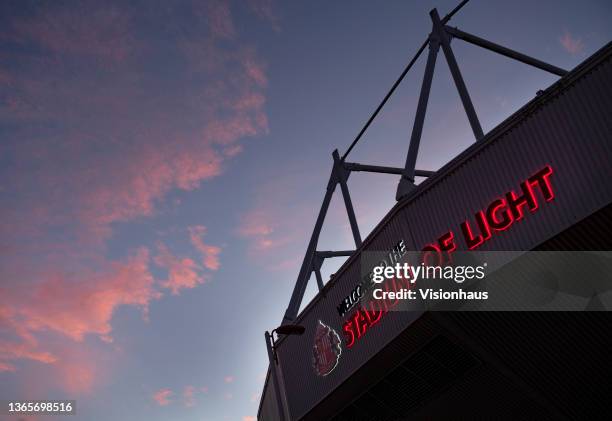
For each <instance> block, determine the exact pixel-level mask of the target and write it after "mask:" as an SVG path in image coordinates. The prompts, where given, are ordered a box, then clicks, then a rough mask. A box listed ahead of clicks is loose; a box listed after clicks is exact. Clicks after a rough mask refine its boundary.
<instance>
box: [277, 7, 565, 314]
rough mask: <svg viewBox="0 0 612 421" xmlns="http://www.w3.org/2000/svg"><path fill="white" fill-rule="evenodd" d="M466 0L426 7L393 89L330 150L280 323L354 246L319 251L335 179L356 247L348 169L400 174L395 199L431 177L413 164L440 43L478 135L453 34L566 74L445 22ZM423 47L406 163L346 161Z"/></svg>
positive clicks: (480, 134)
mask: <svg viewBox="0 0 612 421" xmlns="http://www.w3.org/2000/svg"><path fill="white" fill-rule="evenodd" d="M468 1H469V0H464V1H462V2H461V3H460V4H459V5H458V6H457V7H455V9H453V10H452V11H451V12H450V13H449V14H448V15H446V16H445V17H444V18H443V19H440V17H439V15H438V11H437V10H436V9H433V10H431V11H430V12H429V16H430V18H431V22H432V31H431V33H430V34H429V36H428V37H427V39H426V40H425V41H424V42H423V44H422V45H421V47H420V48H419V50H418V51H417V53H416V55H415V56H414V57H413V58H412V60H411V61H410V62H409V63H408V65H407V66H406V68H405V69H404V71H403V72H402V74H401V75H400V77H399V78H398V80H397V81H396V82H395V83H394V85H393V86H392V87H391V90H390V91H389V92H388V93H387V95H386V96H385V97H384V98H383V100H382V102H381V103H380V105H379V106H378V107H377V109H376V110H375V111H374V113H373V114H372V116H371V117H370V118H369V119H368V121H367V122H366V124H365V125H364V127H363V128H362V129H361V131H360V132H359V134H358V135H357V137H356V138H355V140H354V141H353V142H352V143H351V145H350V146H349V148H348V149H347V151H346V152H345V153H344V155H343V156H342V157H340V154H339V153H338V150H337V149H336V150H334V152H333V153H332V158H333V165H332V170H331V174H330V176H329V181H328V182H327V189H326V192H325V197H324V198H323V203H322V204H321V209H320V210H319V215H318V216H317V220H316V223H315V226H314V229H313V232H312V235H311V237H310V241H309V243H308V247H307V249H306V255H305V256H304V260H303V261H302V266H301V268H300V272H299V274H298V277H297V281H296V283H295V287H294V289H293V293H292V295H291V300H290V301H289V306H288V307H287V310H286V312H285V315H284V317H283V321H282V323H283V324H287V323H291V322H293V321H294V320H295V319H296V317H297V315H298V313H299V309H300V305H301V303H302V299H303V297H304V292H305V291H306V286H307V285H308V280H309V279H310V277H311V275H312V273H313V272H314V273H315V276H316V279H317V285H318V287H319V291H321V290H323V287H324V284H323V278H322V276H321V266H322V265H323V262H324V260H325V259H326V258H330V257H338V256H350V255H352V254H353V253H354V252H355V250H343V251H317V244H318V240H319V234H320V233H321V229H322V228H323V222H324V220H325V216H326V215H327V210H328V208H329V204H330V202H331V199H332V196H333V194H334V191H335V189H336V186H337V185H338V184H339V185H340V189H341V191H342V197H343V199H344V205H345V207H346V212H347V216H348V219H349V223H350V226H351V232H352V234H353V239H354V241H355V248H356V249H358V248H359V247H361V234H360V232H359V227H358V226H357V219H356V217H355V210H354V209H353V204H352V201H351V196H350V193H349V189H348V185H347V181H348V178H349V176H350V175H351V172H353V171H365V172H373V173H381V174H395V175H400V176H401V178H400V181H399V184H398V187H397V193H396V200H398V201H399V200H401V199H402V198H404V197H406V196H407V195H408V193H410V191H412V189H414V188H415V187H416V185H415V183H414V180H415V177H429V176H432V175H433V174H435V171H426V170H417V169H415V166H416V160H417V156H418V151H419V145H420V142H421V134H422V131H423V123H424V121H425V114H426V111H427V103H428V101H429V93H430V90H431V83H432V81H433V74H434V68H435V65H436V58H437V56H438V52H439V50H440V47H441V48H442V52H443V53H444V57H445V59H446V62H447V63H448V66H449V69H450V72H451V75H452V77H453V80H454V82H455V86H456V88H457V91H458V92H459V97H460V98H461V103H462V105H463V108H464V110H465V113H466V115H467V118H468V121H469V123H470V126H471V128H472V132H473V133H474V137H475V139H476V141H480V140H482V139H483V138H484V137H485V134H484V133H483V131H482V127H481V125H480V121H479V120H478V116H477V114H476V110H475V109H474V105H473V104H472V100H471V98H470V95H469V93H468V90H467V87H466V86H465V82H464V81H463V77H462V75H461V71H460V70H459V65H458V64H457V61H456V59H455V55H454V54H453V50H452V48H451V40H452V39H453V38H458V39H461V40H463V41H466V42H468V43H470V44H474V45H476V46H479V47H482V48H484V49H487V50H490V51H493V52H495V53H498V54H501V55H503V56H506V57H509V58H511V59H514V60H517V61H520V62H522V63H525V64H528V65H530V66H533V67H536V68H538V69H541V70H544V71H547V72H549V73H552V74H555V75H557V76H564V75H566V74H567V71H566V70H563V69H561V68H559V67H556V66H553V65H551V64H548V63H545V62H543V61H540V60H537V59H535V58H533V57H530V56H528V55H525V54H522V53H519V52H517V51H514V50H511V49H509V48H506V47H503V46H501V45H498V44H495V43H493V42H490V41H487V40H485V39H483V38H480V37H477V36H475V35H472V34H469V33H467V32H464V31H461V30H459V29H458V28H452V27H449V26H447V25H446V24H447V23H448V21H449V20H450V19H451V17H452V16H453V15H454V14H455V13H457V12H458V11H459V10H460V9H461V8H462V7H463V6H464V5H465V4H466V3H467V2H468ZM426 47H429V53H428V56H427V64H426V66H425V74H424V76H423V82H422V85H421V91H420V95H419V101H418V104H417V110H416V114H415V117H414V123H413V127H412V135H411V137H410V144H409V148H408V154H407V157H406V164H405V166H404V168H396V167H385V166H378V165H364V164H359V163H354V162H346V157H347V156H348V154H349V153H350V152H351V150H352V149H353V147H354V146H355V145H356V144H357V142H358V141H359V140H360V139H361V137H362V135H363V134H364V133H365V131H366V130H367V128H368V127H369V126H370V124H371V123H372V122H373V121H374V119H375V118H376V116H377V115H378V113H379V112H380V111H381V109H382V108H383V106H384V105H385V104H386V102H387V101H388V99H389V98H390V97H391V95H392V94H393V92H394V91H395V89H396V88H397V87H398V86H399V84H400V83H401V81H402V80H403V79H404V77H405V76H406V74H407V73H408V71H409V70H410V68H411V67H412V66H413V64H414V63H415V62H416V60H417V59H418V58H419V56H420V55H421V53H422V52H423V51H424V50H425V48H426Z"/></svg>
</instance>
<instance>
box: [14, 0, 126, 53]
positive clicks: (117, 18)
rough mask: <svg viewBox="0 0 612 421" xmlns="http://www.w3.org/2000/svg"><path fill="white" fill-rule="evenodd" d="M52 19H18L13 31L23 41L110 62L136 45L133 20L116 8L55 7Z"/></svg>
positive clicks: (52, 49)
mask: <svg viewBox="0 0 612 421" xmlns="http://www.w3.org/2000/svg"><path fill="white" fill-rule="evenodd" d="M46 13H49V14H50V15H51V16H50V17H49V18H48V19H44V18H41V16H37V17H35V18H32V19H29V20H21V21H16V22H14V25H13V34H14V36H15V37H16V38H17V39H19V40H21V41H23V42H34V43H36V44H39V45H42V46H43V47H45V48H47V49H48V50H50V51H52V52H54V53H59V54H71V55H82V56H90V57H96V58H99V59H102V60H104V61H107V62H116V61H122V60H124V59H125V58H126V57H127V55H128V54H130V52H131V50H132V49H133V48H134V39H133V38H132V36H131V34H130V32H129V19H128V17H127V16H126V15H125V14H124V13H121V12H120V11H119V10H117V9H114V8H112V7H109V8H98V9H93V10H91V12H90V13H86V14H84V13H80V12H79V10H78V9H68V8H66V9H59V10H58V9H54V10H45V11H44V12H42V11H41V15H44V14H46Z"/></svg>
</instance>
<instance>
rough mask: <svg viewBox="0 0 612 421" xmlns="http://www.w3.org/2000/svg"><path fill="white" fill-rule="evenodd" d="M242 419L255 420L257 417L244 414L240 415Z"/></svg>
mask: <svg viewBox="0 0 612 421" xmlns="http://www.w3.org/2000/svg"><path fill="white" fill-rule="evenodd" d="M242 421H257V418H255V417H253V416H251V415H245V416H244V417H242Z"/></svg>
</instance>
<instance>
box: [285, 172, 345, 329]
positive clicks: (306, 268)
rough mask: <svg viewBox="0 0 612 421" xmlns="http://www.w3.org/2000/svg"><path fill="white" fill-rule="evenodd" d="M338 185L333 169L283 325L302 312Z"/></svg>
mask: <svg viewBox="0 0 612 421" xmlns="http://www.w3.org/2000/svg"><path fill="white" fill-rule="evenodd" d="M336 183H337V180H336V175H335V174H334V171H333V169H332V173H331V174H330V176H329V181H328V182H327V189H326V190H325V197H324V198H323V203H321V209H320V210H319V215H318V216H317V222H316V223H315V226H314V229H313V230H312V235H311V236H310V241H309V242H308V248H307V249H306V255H305V256H304V260H303V261H302V266H301V267H300V273H299V274H298V277H297V281H296V282H295V286H294V287H293V293H292V294H291V299H290V300H289V306H288V307H287V310H286V311H285V316H284V317H283V321H282V324H286V323H289V322H291V321H293V320H295V317H296V316H297V314H298V312H299V311H300V304H301V303H302V298H303V297H304V292H305V291H306V286H307V284H308V278H310V274H311V273H312V263H313V259H314V255H315V252H316V250H317V243H318V241H319V235H320V234H321V228H323V222H324V221H325V216H326V215H327V210H328V209H329V204H330V202H331V199H332V196H333V194H334V190H336Z"/></svg>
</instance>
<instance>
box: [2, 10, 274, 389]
mask: <svg viewBox="0 0 612 421" xmlns="http://www.w3.org/2000/svg"><path fill="white" fill-rule="evenodd" d="M218 5H220V6H215V7H218V9H216V12H215V13H217V14H216V15H215V16H216V18H215V19H217V21H216V22H217V23H216V25H217V26H215V28H216V29H215V31H216V32H215V34H213V35H211V34H210V33H209V29H208V27H206V25H204V23H205V21H206V19H208V15H198V14H197V13H194V18H195V19H200V20H202V22H200V23H202V25H197V24H196V25H194V29H193V31H189V33H185V32H184V31H176V30H174V29H176V28H173V27H172V25H174V23H173V22H176V21H177V20H178V18H179V17H180V16H182V13H183V11H184V10H183V9H182V8H181V7H178V6H176V5H169V6H168V7H167V8H164V10H163V13H159V14H158V15H156V14H155V13H156V12H155V11H150V13H149V12H148V14H147V18H146V19H147V20H143V19H144V18H143V17H142V14H140V13H138V12H137V11H135V10H134V9H131V8H130V6H128V5H126V4H123V3H122V4H117V5H116V6H112V7H108V6H101V5H99V4H97V3H95V2H87V3H83V4H80V5H77V6H74V5H72V6H67V5H65V4H64V3H57V2H52V3H48V4H44V5H42V4H41V5H37V6H36V7H33V8H28V10H27V13H26V12H24V13H20V14H19V16H17V14H15V16H6V17H5V18H6V22H7V25H4V26H3V27H2V28H0V38H1V39H2V40H3V42H6V43H7V44H8V45H10V48H7V49H6V52H5V54H4V55H3V57H2V60H1V61H0V89H1V90H2V92H1V96H0V125H2V126H3V127H6V128H7V130H6V133H5V136H6V139H7V140H6V142H2V143H1V144H0V154H1V155H2V157H3V158H2V159H3V165H2V166H1V167H0V177H1V178H2V180H3V181H4V182H3V184H2V186H1V187H0V193H1V194H2V195H3V200H2V205H0V335H1V337H2V340H1V342H0V372H8V371H21V372H26V371H28V372H30V371H31V372H32V373H34V374H32V376H30V377H29V378H28V379H29V380H28V381H29V382H30V384H34V383H36V381H35V380H34V379H35V378H37V377H42V375H43V374H42V373H45V374H47V373H49V372H51V371H52V370H56V372H55V375H57V376H59V378H62V379H64V378H65V379H66V380H65V381H62V382H59V383H58V385H57V386H59V387H63V388H64V389H66V390H71V391H75V390H78V391H84V390H90V389H92V388H93V387H94V386H95V385H96V381H97V379H98V378H99V377H100V376H101V375H102V373H103V371H104V370H102V369H99V368H98V367H96V365H95V364H91V361H88V358H87V355H89V354H88V352H89V353H91V352H93V351H92V350H90V349H88V348H87V347H88V346H89V345H90V344H89V343H90V342H92V341H93V343H94V344H95V346H94V348H96V350H98V349H114V345H110V344H111V343H112V341H113V339H114V338H113V327H112V322H113V316H114V315H115V313H116V310H117V309H118V308H119V307H121V306H131V307H136V308H139V309H140V310H141V311H142V313H143V316H144V318H146V315H147V312H148V311H149V305H150V303H151V302H152V301H154V300H157V299H159V298H161V296H162V293H161V291H160V290H159V289H160V288H161V289H162V290H163V289H167V290H169V291H171V292H172V293H174V294H178V293H179V292H180V291H182V290H184V289H189V288H193V287H195V286H197V285H199V284H201V283H203V282H204V281H205V279H206V278H205V276H204V274H203V273H202V271H203V269H209V270H216V269H218V268H219V265H220V261H219V256H220V249H219V248H218V247H216V246H213V245H210V244H208V243H206V242H204V241H203V236H204V230H203V229H201V228H203V227H201V228H198V227H196V228H195V229H194V230H193V231H190V240H192V242H193V245H194V247H196V249H197V250H198V251H199V252H200V253H201V254H202V259H201V263H200V261H198V260H196V259H192V258H190V257H178V256H176V255H174V254H173V253H172V252H171V251H170V249H169V248H168V247H167V246H166V245H164V244H160V245H157V246H156V243H155V240H154V239H153V240H151V241H150V240H147V241H150V243H149V244H143V242H142V241H140V239H139V238H132V239H131V241H132V243H133V244H132V243H130V244H129V245H126V246H125V248H121V247H117V246H116V245H115V244H113V247H112V248H111V247H110V244H111V243H109V240H110V239H113V238H116V237H114V236H115V235H116V234H117V233H119V232H120V231H121V230H122V229H124V228H125V227H126V226H127V224H129V223H131V222H134V221H140V220H142V219H143V218H153V217H155V216H157V215H158V214H159V213H161V212H163V209H164V204H165V200H166V198H167V196H168V194H169V193H171V192H173V191H175V190H182V191H185V192H188V191H193V190H195V189H197V188H198V187H199V186H200V185H201V184H202V183H203V182H206V181H210V180H213V179H215V178H217V177H220V176H221V175H222V174H223V171H224V168H225V166H226V165H227V163H228V160H229V159H231V158H232V157H233V156H235V155H237V154H239V153H242V151H243V149H244V148H243V144H244V142H245V140H246V139H247V138H251V137H257V136H261V135H264V134H266V133H267V132H268V122H267V115H266V111H265V101H266V95H265V89H266V86H267V78H266V68H265V65H264V64H263V62H262V61H261V59H260V58H259V56H258V54H257V51H256V50H255V49H254V48H253V47H251V46H248V45H245V44H244V43H243V42H241V40H240V39H239V37H238V34H237V33H235V28H234V27H233V23H231V22H232V21H231V13H230V12H231V11H230V10H229V8H228V7H227V4H225V3H218ZM196 7H197V6H196ZM211 16H212V15H211ZM223 19H226V21H225V23H221V22H222V21H223ZM151 22H155V23H156V24H158V29H159V30H160V31H162V32H163V33H164V34H165V38H164V43H161V44H160V43H158V42H157V41H156V40H155V39H151V37H150V32H149V29H148V28H149V25H150V24H151ZM228 22H229V23H228ZM223 34H225V35H223ZM220 38H223V39H222V40H221V41H220V40H219V39H220ZM169 62H172V71H173V72H174V73H173V74H172V75H170V76H169V75H168V73H167V67H165V66H163V65H160V64H162V63H169ZM175 223H177V224H180V221H175ZM170 228H173V227H170ZM185 228H186V227H184V226H183V227H181V228H180V229H181V230H184V229H185ZM192 237H193V238H192ZM143 241H144V240H143ZM111 256H112V257H111ZM151 264H155V265H158V266H160V267H161V268H162V269H165V270H166V271H167V276H165V277H163V279H155V277H154V275H153V273H151V270H150V269H151ZM89 339H91V340H89ZM60 343H63V344H64V346H60V345H58V344H60ZM77 351H79V352H80V351H82V352H83V355H82V357H81V358H79V359H78V362H74V361H75V360H74V359H73V358H72V357H71V355H72V354H74V353H76V352H77ZM110 367H112V366H111V365H109V367H107V368H109V369H110ZM20 374H21V373H20ZM22 377H23V378H24V379H25V376H20V378H22ZM24 381H25V380H24ZM41 393H44V391H41Z"/></svg>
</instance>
